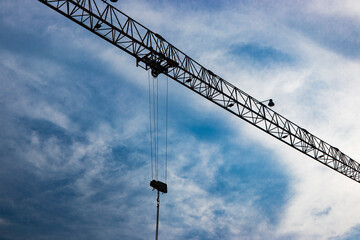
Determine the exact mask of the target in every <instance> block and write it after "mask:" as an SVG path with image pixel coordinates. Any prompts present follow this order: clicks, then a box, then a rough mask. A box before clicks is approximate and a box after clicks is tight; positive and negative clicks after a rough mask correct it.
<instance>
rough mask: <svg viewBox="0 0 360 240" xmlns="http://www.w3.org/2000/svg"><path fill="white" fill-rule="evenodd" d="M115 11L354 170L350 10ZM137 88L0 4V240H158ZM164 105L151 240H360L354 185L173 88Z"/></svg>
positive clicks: (104, 53)
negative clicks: (162, 175)
mask: <svg viewBox="0 0 360 240" xmlns="http://www.w3.org/2000/svg"><path fill="white" fill-rule="evenodd" d="M115 6H116V7H118V8H119V9H121V10H123V11H124V12H125V13H127V14H128V15H130V16H132V17H133V18H135V19H136V20H138V21H139V22H141V23H143V24H144V25H145V26H147V27H148V28H150V29H151V30H153V31H154V32H158V33H160V34H161V35H162V36H163V37H164V38H165V39H167V40H168V41H169V42H170V43H172V44H173V45H175V46H176V47H178V48H179V49H181V50H182V51H183V52H185V53H187V54H188V55H189V56H191V57H192V58H194V59H195V60H197V61H198V62H199V63H201V64H202V65H203V66H205V67H206V68H208V69H211V70H212V71H213V72H214V73H216V74H218V75H219V76H221V77H223V78H224V79H226V80H228V81H229V82H231V83H233V84H234V85H236V86H237V87H239V88H240V89H242V90H244V91H245V92H247V93H249V94H250V95H252V96H253V97H255V98H257V99H259V100H265V99H268V98H273V99H274V101H275V103H276V105H275V107H274V110H275V111H277V112H278V113H280V114H282V115H283V116H285V117H287V118H288V119H290V120H292V121H293V122H295V123H297V124H298V125H300V126H302V127H304V128H306V129H307V130H308V131H310V132H311V133H313V134H314V135H316V136H318V137H320V138H321V139H323V140H325V141H326V142H328V143H330V144H331V145H333V146H336V147H338V148H339V149H340V150H342V151H343V152H344V153H346V154H347V155H349V156H350V157H352V158H354V159H355V160H357V161H360V156H359V148H358V142H359V141H358V139H359V137H360V127H359V124H358V118H359V116H360V108H359V107H358V104H359V103H360V95H359V94H358V93H359V92H360V81H359V77H360V51H359V49H360V3H358V2H357V1H355V0H353V1H351V0H345V1H335V0H334V1H331V0H317V1H306V0H305V1H295V0H293V1H260V0H259V1H250V0H249V1H246V0H244V1H235V0H233V1H230V0H229V1H220V0H219V1H196V2H195V1H188V0H187V1H146V0H131V1H130V0H121V1H119V2H118V3H116V4H115ZM147 80H148V73H147V72H145V71H144V70H142V69H140V68H136V65H135V60H134V59H133V58H132V57H130V56H128V55H126V54H125V53H124V52H122V51H120V50H118V49H116V48H115V47H113V46H111V45H110V44H108V43H106V42H105V41H103V40H102V39H100V38H98V37H96V36H95V35H93V34H92V33H90V32H88V31H87V30H85V29H82V28H81V27H80V26H78V25H76V24H75V23H73V22H71V21H70V20H68V19H66V18H64V17H63V16H61V15H60V14H58V13H56V12H55V11H53V10H51V9H50V8H48V7H46V6H45V5H43V4H41V3H40V2H38V1H35V0H33V1H29V0H28V1H22V2H21V3H19V2H18V1H11V0H1V1H0V238H1V239H153V238H154V234H155V219H156V192H154V191H151V188H150V187H149V182H150V180H151V167H150V146H149V129H148V125H149V120H148V119H149V116H148V114H149V113H148V95H147V94H148V88H147V84H148V82H147ZM159 81H160V84H161V88H162V89H164V86H165V83H166V78H164V77H163V76H162V77H160V79H159ZM169 94H170V99H169V106H170V108H169V139H168V141H169V144H168V159H169V161H168V182H167V183H168V188H169V193H168V194H166V195H162V196H161V209H160V221H161V225H160V239H201V240H202V239H278V240H280V239H333V240H338V239H349V240H350V239H359V238H360V214H359V213H360V205H359V204H358V203H359V200H360V185H359V184H358V183H356V182H354V181H352V180H350V179H349V178H346V177H344V176H342V175H341V174H339V173H337V172H335V171H333V170H331V169H329V168H327V167H325V166H323V165H322V164H320V163H318V162H316V161H314V160H313V159H310V158H308V157H306V156H303V155H302V154H301V153H299V152H298V151H296V150H294V149H292V148H290V147H288V146H286V145H284V144H282V143H281V142H277V140H276V139H273V138H272V137H270V136H267V135H266V134H265V133H263V132H261V131H260V130H258V129H256V128H254V127H253V126H251V125H249V124H247V123H245V122H243V121H242V120H240V119H238V118H236V117H235V116H232V115H231V114H229V113H228V112H226V111H223V110H222V109H220V108H219V107H217V106H215V105H214V104H212V103H211V102H208V101H207V100H206V99H203V98H202V97H200V96H198V95H197V94H195V93H193V92H191V91H189V90H188V89H185V88H184V87H182V86H180V85H179V84H177V83H175V82H174V81H172V80H169ZM163 96H164V95H162V97H163ZM161 99H164V98H161ZM163 116H164V115H163ZM163 120H164V118H162V121H163Z"/></svg>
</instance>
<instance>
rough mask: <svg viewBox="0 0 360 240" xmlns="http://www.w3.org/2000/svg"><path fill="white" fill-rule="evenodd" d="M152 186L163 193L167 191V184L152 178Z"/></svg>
mask: <svg viewBox="0 0 360 240" xmlns="http://www.w3.org/2000/svg"><path fill="white" fill-rule="evenodd" d="M150 186H151V187H152V188H154V189H156V190H158V191H160V192H162V193H167V184H166V183H163V182H160V181H156V180H152V181H151V182H150Z"/></svg>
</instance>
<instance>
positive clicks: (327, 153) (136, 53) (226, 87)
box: [39, 0, 360, 182]
mask: <svg viewBox="0 0 360 240" xmlns="http://www.w3.org/2000/svg"><path fill="white" fill-rule="evenodd" d="M39 1H40V2H42V3H43V4H45V5H47V6H48V7H50V8H52V9H54V10H55V11H57V12H59V13H61V14H62V15H64V16H66V17H67V18H69V19H71V20H72V21H74V22H76V23H78V24H79V25H81V26H82V27H84V28H86V29H88V30H89V31H91V32H93V33H94V34H96V35H98V36H99V37H101V38H103V39H104V40H106V41H108V42H109V43H111V44H113V45H115V46H116V47H118V48H120V49H121V50H123V51H125V52H127V53H128V54H130V55H132V56H133V57H135V58H136V65H137V66H140V67H142V68H144V69H145V70H151V73H152V75H153V76H154V77H156V76H158V75H159V74H161V73H162V74H165V75H167V76H168V77H170V78H172V79H174V80H175V81H177V82H179V83H180V84H182V85H184V86H185V87H187V88H189V89H190V90H192V91H194V92H196V93H198V94H200V95H201V96H203V97H204V98H206V99H208V100H209V101H211V102H213V103H215V104H217V105H218V106H220V107H222V108H224V109H225V110H227V111H229V112H230V113H232V114H234V115H236V116H238V117H239V118H241V119H243V120H245V121H246V122H248V123H250V124H252V125H254V126H256V127H257V128H259V129H261V130H263V131H264V132H266V133H267V134H269V135H271V136H273V137H275V138H276V139H278V140H280V141H282V142H284V143H286V144H287V145H289V146H291V147H293V148H295V149H296V150H298V151H300V152H302V153H303V154H305V155H307V156H309V157H311V158H313V159H315V160H317V161H319V162H320V163H322V164H324V165H326V166H328V167H330V168H332V169H334V170H335V171H337V172H339V173H341V174H343V175H345V176H347V177H349V178H351V179H353V180H354V181H357V182H360V164H359V163H358V162H356V161H354V160H353V159H352V158H350V157H349V156H347V155H346V154H344V153H343V152H341V151H340V150H339V149H338V148H336V147H334V146H331V145H330V144H328V143H326V142H325V141H323V140H321V139H320V138H318V137H316V136H314V135H313V134H311V133H309V132H308V131H307V130H306V129H304V128H301V127H299V126H298V125H296V124H295V123H293V122H291V121H290V120H288V119H286V118H285V117H283V116H281V115H280V114H278V113H276V112H274V111H273V110H271V109H270V108H268V107H267V106H265V105H264V103H262V102H260V101H258V100H256V99H255V98H253V97H251V96H250V95H248V94H247V93H245V92H243V91H242V90H240V89H239V88H237V87H235V86H234V85H232V84H231V83H229V82H227V81H225V80H224V79H222V78H221V77H219V76H218V75H216V74H214V73H213V72H211V71H210V70H208V69H206V68H204V67H203V66H201V65H200V64H199V63H197V62H196V61H195V60H193V59H191V58H190V57H189V56H187V55H186V54H184V53H183V52H182V51H180V50H179V49H177V48H176V47H174V46H173V45H171V44H170V43H169V42H167V41H166V40H165V39H164V38H163V37H161V36H160V35H159V34H157V33H154V32H152V31H151V30H149V29H148V28H146V27H145V26H143V25H142V24H140V23H138V22H136V21H135V20H134V19H132V18H131V17H129V16H127V15H126V14H125V13H123V12H121V11H120V10H118V9H116V8H115V7H114V6H112V5H110V4H109V3H108V2H107V1H106V0H101V1H97V0H39Z"/></svg>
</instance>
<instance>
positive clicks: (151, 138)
mask: <svg viewBox="0 0 360 240" xmlns="http://www.w3.org/2000/svg"><path fill="white" fill-rule="evenodd" d="M148 88H149V119H150V121H149V123H150V127H149V131H150V161H151V179H154V164H153V144H152V140H153V136H152V124H151V122H152V121H151V118H152V113H151V105H152V104H151V91H150V89H151V84H150V72H148Z"/></svg>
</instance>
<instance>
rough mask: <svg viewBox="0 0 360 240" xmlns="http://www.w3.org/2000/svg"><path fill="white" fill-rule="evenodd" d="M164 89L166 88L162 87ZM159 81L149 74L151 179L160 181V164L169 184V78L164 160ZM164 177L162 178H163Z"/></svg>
mask: <svg viewBox="0 0 360 240" xmlns="http://www.w3.org/2000/svg"><path fill="white" fill-rule="evenodd" d="M161 88H164V87H161ZM161 88H160V86H159V79H158V78H154V77H153V76H151V75H150V72H148V94H149V99H148V100H149V127H150V130H149V132H150V161H151V178H152V179H156V180H159V173H161V175H162V173H163V171H162V170H161V171H160V172H159V169H160V168H159V164H160V165H162V166H163V167H164V178H165V182H167V165H168V163H167V158H168V157H167V152H168V115H169V113H168V112H169V110H168V109H169V100H168V99H169V78H168V77H167V78H166V85H165V88H166V93H165V94H166V95H165V151H161V152H162V153H164V152H165V156H164V158H163V159H164V160H163V161H161V163H160V159H159V157H160V156H159V150H161V149H160V141H159V140H160V139H159V137H160V136H163V135H162V134H160V133H159V131H160V129H159V105H160V104H159V98H160V96H159V90H160V89H161ZM161 177H162V176H161Z"/></svg>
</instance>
